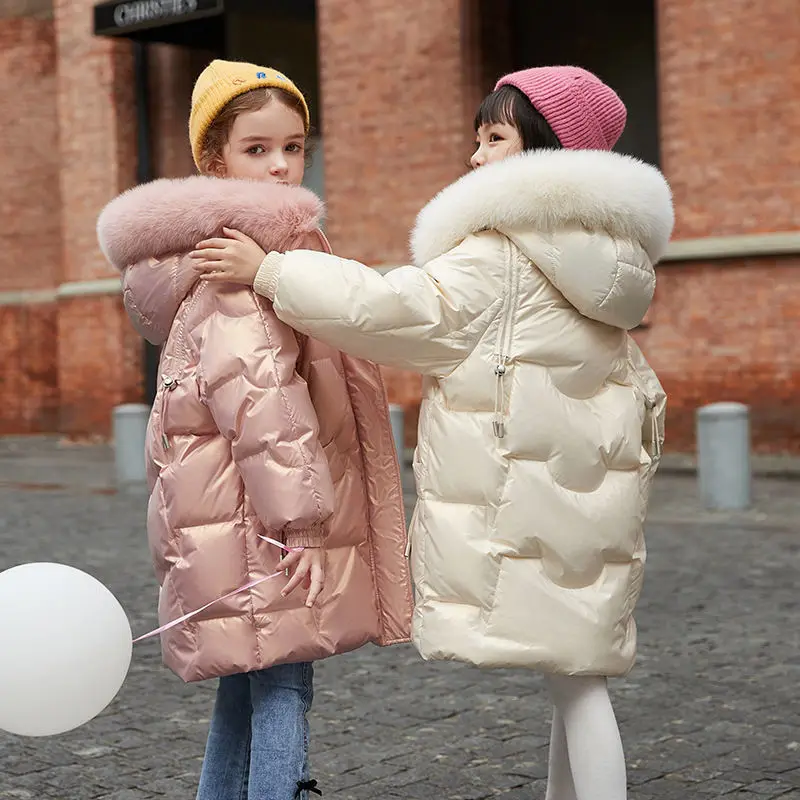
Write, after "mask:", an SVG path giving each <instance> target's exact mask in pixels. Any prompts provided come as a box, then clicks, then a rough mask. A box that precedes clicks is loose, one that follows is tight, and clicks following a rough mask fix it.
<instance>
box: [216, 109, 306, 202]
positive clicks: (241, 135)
mask: <svg viewBox="0 0 800 800" xmlns="http://www.w3.org/2000/svg"><path fill="white" fill-rule="evenodd" d="M305 143H306V135H305V127H304V125H303V119H302V117H301V116H300V115H299V114H298V113H297V112H296V111H293V110H292V109H290V108H287V107H286V106H285V105H284V104H283V103H281V102H280V101H279V100H276V99H275V98H273V99H272V100H270V101H269V102H268V103H267V104H266V105H265V106H264V107H263V108H260V109H259V110H258V111H246V112H244V113H242V114H239V116H238V117H236V119H235V120H234V123H233V126H232V127H231V132H230V136H229V137H228V142H227V144H226V145H225V147H224V148H223V150H222V164H221V170H220V174H219V177H224V178H245V179H249V180H256V181H266V182H268V183H285V184H291V185H293V186H298V185H299V184H300V183H302V181H303V173H304V172H305Z"/></svg>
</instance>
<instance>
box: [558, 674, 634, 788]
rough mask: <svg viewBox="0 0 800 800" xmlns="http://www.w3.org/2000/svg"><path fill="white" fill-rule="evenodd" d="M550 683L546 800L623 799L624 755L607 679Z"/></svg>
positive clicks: (589, 678) (568, 679) (562, 679)
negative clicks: (550, 709) (551, 724)
mask: <svg viewBox="0 0 800 800" xmlns="http://www.w3.org/2000/svg"><path fill="white" fill-rule="evenodd" d="M546 680H547V688H548V689H549V690H550V696H551V698H552V700H553V727H552V729H551V732H550V763H549V770H548V778H547V793H546V795H545V800H625V799H626V796H627V779H626V775H625V754H624V753H623V752H622V740H621V739H620V735H619V728H618V727H617V719H616V717H615V716H614V709H613V708H612V707H611V699H610V698H609V696H608V685H607V681H606V679H605V678H595V677H567V676H563V675H548V676H547V677H546Z"/></svg>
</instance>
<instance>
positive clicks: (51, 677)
mask: <svg viewBox="0 0 800 800" xmlns="http://www.w3.org/2000/svg"><path fill="white" fill-rule="evenodd" d="M132 648H133V641H132V635H131V626H130V623H129V622H128V617H127V616H126V614H125V612H124V611H123V609H122V606H121V605H120V604H119V602H118V601H117V599H116V598H115V597H114V595H113V594H111V592H110V591H109V590H108V589H106V587H105V586H103V584H102V583H100V582H99V581H98V580H96V579H95V578H93V577H92V576H91V575H87V574H86V573H85V572H81V571H80V570H78V569H74V568H73V567H67V566H65V565H63V564H46V563H45V564H23V565H22V566H19V567H13V568H12V569H8V570H6V571H5V572H2V573H0V728H2V729H3V730H5V731H8V732H9V733H16V734H19V735H21V736H53V735H55V734H59V733H65V732H66V731H71V730H73V729H74V728H77V727H79V726H80V725H83V724H84V723H86V722H88V721H89V720H90V719H93V718H94V717H96V716H97V715H98V714H99V713H100V712H101V711H103V709H104V708H106V706H107V705H108V704H109V703H110V702H111V701H112V700H113V699H114V698H115V697H116V695H117V692H119V690H120V688H121V686H122V684H123V682H124V680H125V677H126V676H127V674H128V667H129V666H130V662H131V652H132Z"/></svg>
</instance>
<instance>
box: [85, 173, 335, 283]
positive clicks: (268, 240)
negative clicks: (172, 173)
mask: <svg viewBox="0 0 800 800" xmlns="http://www.w3.org/2000/svg"><path fill="white" fill-rule="evenodd" d="M322 215H323V205H322V201H321V200H320V199H319V198H318V197H317V196H316V195H315V194H314V193H313V192H311V191H309V190H308V189H303V188H301V187H299V186H284V185H281V184H275V183H262V182H258V181H243V180H230V179H222V178H209V177H205V176H195V177H192V178H183V179H179V180H169V179H162V180H157V181H153V182H152V183H147V184H144V185H142V186H137V187H136V188H134V189H130V190H129V191H127V192H125V193H124V194H121V195H120V196H119V197H117V198H116V199H115V200H112V201H111V202H110V203H109V204H108V205H107V206H106V207H105V208H104V209H103V211H102V213H101V214H100V217H99V219H98V220H97V238H98V240H99V242H100V248H101V250H102V251H103V254H104V255H105V257H106V258H107V259H108V260H109V261H110V262H111V263H112V264H113V265H114V266H115V267H116V268H117V269H119V270H120V271H124V270H125V269H126V267H129V266H130V265H131V264H135V263H136V262H137V261H141V260H143V259H146V258H164V257H167V256H171V255H177V254H180V253H187V252H189V251H190V250H192V249H194V246H195V245H196V244H197V243H198V242H200V241H202V240H203V239H207V238H209V237H212V236H220V235H222V228H223V227H228V228H235V229H236V230H239V231H241V232H242V233H244V234H246V235H247V236H249V237H250V238H252V239H254V240H255V241H257V242H258V243H259V245H261V247H262V248H263V249H264V250H265V251H267V252H269V251H270V250H287V249H290V248H291V245H292V243H293V242H295V241H297V240H298V238H299V237H301V236H302V235H303V234H307V233H311V232H312V231H314V230H316V229H317V227H318V226H319V223H320V219H321V218H322Z"/></svg>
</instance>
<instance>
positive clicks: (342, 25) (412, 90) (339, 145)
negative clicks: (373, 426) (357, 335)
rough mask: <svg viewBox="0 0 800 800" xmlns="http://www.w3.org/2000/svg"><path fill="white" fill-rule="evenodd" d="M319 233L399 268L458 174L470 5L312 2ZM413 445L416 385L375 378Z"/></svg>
mask: <svg viewBox="0 0 800 800" xmlns="http://www.w3.org/2000/svg"><path fill="white" fill-rule="evenodd" d="M317 7H318V15H319V16H318V31H319V47H320V73H321V94H322V114H321V116H322V130H323V133H324V137H325V186H326V194H327V198H326V199H327V204H328V232H329V235H330V238H331V242H332V244H333V247H334V249H335V251H336V252H337V253H339V254H341V255H343V256H346V257H352V258H357V259H359V260H361V261H363V262H365V263H367V264H372V265H380V264H403V263H407V261H408V258H409V253H408V235H409V231H410V230H411V228H412V226H413V224H414V220H415V218H416V215H417V213H418V212H419V210H420V209H421V208H422V207H423V206H424V205H425V203H427V202H428V201H429V200H430V199H431V198H432V197H433V196H434V195H435V194H436V193H437V192H438V191H439V190H440V189H442V188H443V187H444V186H446V185H447V184H449V183H451V182H452V181H454V180H455V179H456V178H458V177H459V176H460V175H462V174H463V173H464V172H465V169H466V164H467V160H468V158H469V154H470V152H471V143H472V141H473V136H472V132H471V130H470V127H469V122H470V121H471V119H472V116H473V115H474V112H475V108H476V104H477V102H479V100H480V97H481V94H482V92H483V88H484V87H483V86H481V85H479V84H480V82H481V81H482V80H483V78H484V76H483V75H482V74H481V71H480V64H481V60H480V59H479V58H478V53H477V49H478V48H479V47H480V26H479V24H478V18H477V10H476V9H477V3H472V2H467V3H464V2H461V1H460V0H416V1H415V2H413V3H396V2H392V0H375V2H372V3H370V10H369V13H368V14H365V13H364V10H363V8H362V7H361V6H360V5H359V4H358V3H353V2H350V0H319V2H318V4H317ZM385 375H386V379H387V385H388V389H389V396H390V400H391V401H392V402H395V403H400V404H402V405H404V406H406V408H407V411H408V414H407V417H408V419H407V431H408V439H409V442H412V441H413V431H414V425H415V420H416V409H417V407H418V404H419V378H418V377H417V376H414V375H408V374H406V373H403V372H399V371H397V370H386V371H385Z"/></svg>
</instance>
